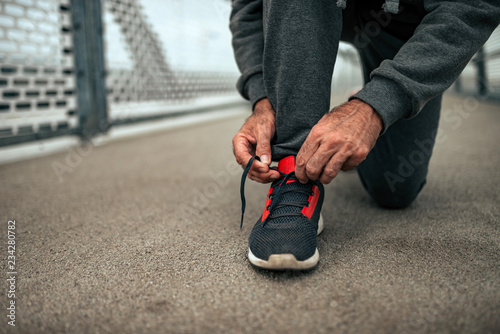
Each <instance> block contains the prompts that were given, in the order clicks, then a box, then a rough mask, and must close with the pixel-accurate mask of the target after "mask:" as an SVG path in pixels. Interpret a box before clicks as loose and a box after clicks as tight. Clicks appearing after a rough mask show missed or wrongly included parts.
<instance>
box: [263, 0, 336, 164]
mask: <svg viewBox="0 0 500 334" xmlns="http://www.w3.org/2000/svg"><path fill="white" fill-rule="evenodd" d="M341 31H342V13H341V10H340V9H339V8H338V7H337V6H336V3H335V1H332V0H315V1H304V0H266V1H264V40H265V45H264V64H263V66H264V68H263V73H264V84H265V88H266V92H267V94H268V98H269V100H270V101H271V104H272V106H273V108H274V110H275V111H276V134H275V137H274V139H273V141H272V143H271V148H272V156H273V160H275V161H277V160H280V159H282V158H284V157H286V156H288V155H296V154H297V153H298V151H299V150H300V148H301V146H302V143H303V142H304V140H305V139H306V137H307V135H308V134H309V132H310V130H311V128H312V127H313V126H314V125H316V123H317V122H318V121H319V120H320V119H321V117H322V116H323V115H324V114H325V113H327V112H328V111H329V107H330V89H331V80H332V74H333V67H334V65H335V59H336V56H337V51H338V44H339V40H340V34H341Z"/></svg>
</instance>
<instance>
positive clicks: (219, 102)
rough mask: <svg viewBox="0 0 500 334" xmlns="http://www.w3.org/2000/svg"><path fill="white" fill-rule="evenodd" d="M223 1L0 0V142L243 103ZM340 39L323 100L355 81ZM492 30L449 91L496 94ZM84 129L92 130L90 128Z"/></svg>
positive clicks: (499, 51) (336, 98)
mask: <svg viewBox="0 0 500 334" xmlns="http://www.w3.org/2000/svg"><path fill="white" fill-rule="evenodd" d="M230 6H231V4H230V1H229V0H212V1H202V0H191V1H183V0H165V1H160V0H102V1H101V2H100V1H96V0H90V1H85V2H83V1H82V2H75V4H74V5H73V6H72V5H71V1H70V0H9V1H5V0H3V1H2V2H1V13H0V69H1V72H0V97H1V102H0V145H1V146H2V147H4V146H9V145H16V144H19V143H23V142H30V141H37V140H43V139H47V138H51V137H58V136H68V135H70V136H82V135H83V136H85V134H84V131H85V130H86V131H87V132H86V134H87V137H88V136H89V134H91V136H94V134H95V133H97V132H95V131H98V132H99V133H106V132H107V131H108V129H109V128H110V127H111V126H120V125H122V124H130V123H133V122H140V121H144V120H151V119H156V118H162V117H172V116H174V115H175V116H179V114H183V113H190V112H194V111H196V112H199V111H201V110H213V108H222V107H227V106H228V105H234V104H235V103H242V102H243V101H242V99H241V98H240V97H239V96H238V94H237V93H236V90H235V82H236V80H237V78H238V69H237V67H236V64H235V61H234V59H233V53H232V49H231V34H230V31H229V29H228V17H229V14H230ZM361 84H362V82H361V72H360V69H359V66H358V56H357V53H356V51H355V50H354V49H353V48H351V47H350V46H349V45H347V44H342V45H341V47H340V51H339V57H338V60H337V64H336V68H335V74H334V81H333V92H334V94H333V95H332V104H333V105H335V104H338V103H341V102H342V101H343V100H344V99H345V98H346V97H347V96H348V94H349V93H351V92H352V91H353V90H355V89H359V88H361ZM499 88H500V30H497V31H496V32H495V33H494V34H493V36H492V37H491V39H490V41H489V42H488V43H487V44H486V45H485V47H484V48H483V49H482V50H481V51H480V52H479V53H478V54H477V56H476V57H475V58H474V59H473V60H472V61H471V63H470V64H469V66H468V67H467V69H466V70H465V71H464V73H463V75H462V76H461V78H460V80H459V81H458V82H457V83H456V84H455V86H454V88H453V91H454V92H456V93H461V94H476V95H478V96H483V97H488V98H499V97H500V94H499ZM92 131H93V132H92Z"/></svg>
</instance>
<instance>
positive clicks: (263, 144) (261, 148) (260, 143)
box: [255, 135, 271, 165]
mask: <svg viewBox="0 0 500 334" xmlns="http://www.w3.org/2000/svg"><path fill="white" fill-rule="evenodd" d="M255 154H257V155H258V156H259V157H260V161H261V162H262V163H263V164H266V165H269V164H270V163H271V139H270V138H268V137H267V136H265V135H263V136H261V137H260V138H259V139H258V140H257V148H256V149H255Z"/></svg>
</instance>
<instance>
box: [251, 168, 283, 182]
mask: <svg viewBox="0 0 500 334" xmlns="http://www.w3.org/2000/svg"><path fill="white" fill-rule="evenodd" d="M248 175H249V177H250V178H251V179H252V180H254V181H257V182H260V183H269V182H272V181H274V180H276V179H279V178H280V174H279V173H278V172H277V171H275V170H272V169H271V170H270V171H269V172H267V173H259V172H252V173H248Z"/></svg>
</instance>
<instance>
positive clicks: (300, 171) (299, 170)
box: [295, 128, 319, 183]
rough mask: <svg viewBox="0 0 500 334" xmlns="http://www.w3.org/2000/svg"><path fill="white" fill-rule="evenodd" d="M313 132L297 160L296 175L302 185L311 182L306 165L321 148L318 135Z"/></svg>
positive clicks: (303, 145)
mask: <svg viewBox="0 0 500 334" xmlns="http://www.w3.org/2000/svg"><path fill="white" fill-rule="evenodd" d="M313 131H314V128H313V130H311V132H310V133H309V135H308V136H307V138H306V140H305V141H304V143H303V144H302V147H301V148H300V150H299V153H298V154H297V157H296V159H295V175H296V176H297V179H298V180H299V181H300V182H301V183H307V181H309V179H308V178H307V174H306V165H307V162H308V161H309V159H310V158H311V157H312V156H313V154H314V153H315V152H316V150H317V149H318V146H319V141H318V140H317V139H316V134H315V133H313Z"/></svg>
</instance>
